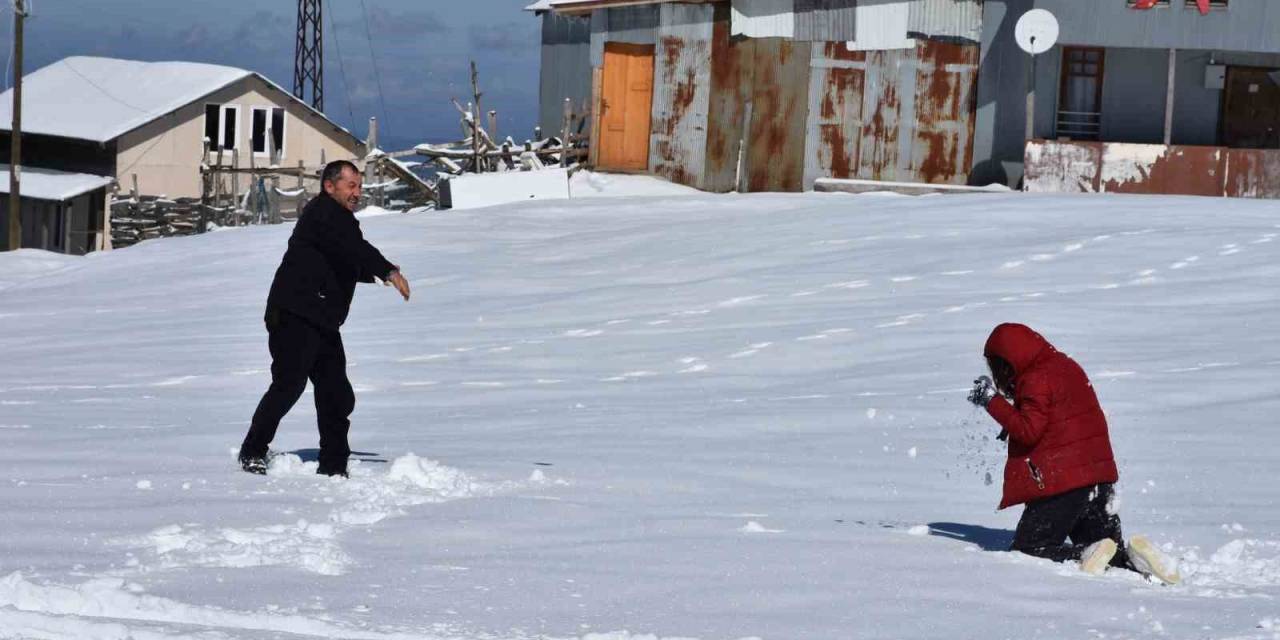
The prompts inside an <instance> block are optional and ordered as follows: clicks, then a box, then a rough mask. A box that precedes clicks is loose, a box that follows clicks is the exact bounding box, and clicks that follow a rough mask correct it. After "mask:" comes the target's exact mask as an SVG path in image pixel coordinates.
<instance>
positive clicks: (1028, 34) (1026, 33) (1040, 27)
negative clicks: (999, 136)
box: [1013, 9, 1058, 141]
mask: <svg viewBox="0 0 1280 640" xmlns="http://www.w3.org/2000/svg"><path fill="white" fill-rule="evenodd" d="M1013 37H1014V39H1015V40H1017V41H1018V46H1019V47H1021V48H1022V50H1023V51H1026V52H1027V54H1029V55H1030V56H1031V65H1030V67H1031V68H1030V72H1031V75H1030V77H1028V79H1027V129H1026V140H1028V141H1029V140H1032V139H1033V138H1035V114H1036V56H1038V55H1040V54H1042V53H1044V52H1046V51H1048V50H1050V49H1052V48H1053V45H1055V44H1057V43H1058V19H1057V18H1055V17H1054V16H1053V14H1052V13H1050V12H1048V11H1046V10H1045V9H1032V10H1030V11H1028V12H1026V13H1024V14H1022V17H1021V18H1018V24H1017V25H1015V26H1014V29H1013Z"/></svg>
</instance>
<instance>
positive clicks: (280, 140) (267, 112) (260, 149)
mask: <svg viewBox="0 0 1280 640" xmlns="http://www.w3.org/2000/svg"><path fill="white" fill-rule="evenodd" d="M251 139H252V141H253V152H254V153H256V154H259V155H269V154H271V153H274V154H276V155H280V156H283V155H284V109H282V108H280V107H254V108H253V129H252V135H251ZM268 141H269V143H270V145H271V146H270V147H268V146H267V144H268Z"/></svg>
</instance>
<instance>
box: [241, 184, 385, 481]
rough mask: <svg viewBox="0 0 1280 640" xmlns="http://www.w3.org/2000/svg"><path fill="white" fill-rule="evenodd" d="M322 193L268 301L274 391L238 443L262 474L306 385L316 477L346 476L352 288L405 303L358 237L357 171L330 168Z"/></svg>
mask: <svg viewBox="0 0 1280 640" xmlns="http://www.w3.org/2000/svg"><path fill="white" fill-rule="evenodd" d="M321 184H322V186H323V189H324V191H323V193H321V194H320V195H318V196H316V197H315V198H313V199H312V200H311V202H308V203H307V206H306V207H305V208H304V209H303V210H302V215H301V216H300V217H299V218H298V222H297V226H295V227H294V229H293V235H292V236H290V238H289V248H288V249H287V250H286V251H285V253H284V259H283V260H281V262H280V268H279V269H277V270H276V275H275V279H274V280H273V281H272V282H271V292H270V293H269V294H268V295H267V312H266V318H265V319H266V324H267V334H268V339H267V344H268V347H269V348H270V350H271V386H270V387H269V388H268V389H267V392H266V394H264V395H263V396H262V400H261V401H260V402H259V403H258V409H257V411H255V412H254V414H253V422H252V423H251V424H250V426H249V433H248V435H246V436H245V438H244V443H243V444H241V445H240V465H241V467H242V468H243V469H244V470H245V471H248V472H250V473H260V474H265V473H266V471H267V447H268V446H269V445H270V444H271V440H272V439H273V438H275V435H276V428H277V427H278V426H279V424H280V420H281V419H282V418H284V415H285V414H286V413H288V412H289V409H291V408H293V405H294V403H296V402H297V401H298V398H299V397H300V396H301V395H302V392H303V390H305V389H306V387H307V380H308V379H310V380H311V384H312V386H313V388H314V389H313V390H314V392H315V402H316V417H317V421H318V422H319V427H320V468H319V470H318V471H319V473H322V474H324V475H329V476H334V475H341V476H345V475H346V474H347V456H348V455H350V453H351V449H350V448H349V447H348V445H347V430H348V428H349V427H350V426H351V422H350V420H348V417H349V416H350V415H351V411H352V410H353V409H354V408H355V393H354V392H353V391H352V389H351V382H350V381H348V380H347V358H346V354H345V352H344V351H343V349H342V335H341V334H340V333H339V332H338V328H339V327H341V326H342V323H343V322H344V321H346V319H347V313H348V312H349V311H350V310H351V298H352V296H353V295H354V293H355V288H356V282H373V281H374V278H378V279H380V280H382V281H383V283H384V284H388V285H394V286H395V288H396V290H397V291H399V292H400V295H402V296H404V299H405V300H406V301H408V300H409V282H408V281H407V280H405V278H404V276H402V275H401V274H400V270H399V268H398V267H396V266H395V265H393V264H391V263H390V262H388V261H387V259H386V258H384V257H382V254H381V253H379V252H378V250H377V249H375V248H374V247H373V245H371V244H369V243H368V242H366V241H365V239H364V236H363V234H361V233H360V222H359V221H358V220H356V217H355V215H354V212H355V209H356V207H357V206H358V204H359V201H360V190H361V186H362V182H361V178H360V172H359V171H358V170H357V169H356V166H355V165H354V164H352V163H350V162H347V161H345V160H339V161H337V162H331V163H329V164H328V165H327V166H325V168H324V173H323V175H322V176H321Z"/></svg>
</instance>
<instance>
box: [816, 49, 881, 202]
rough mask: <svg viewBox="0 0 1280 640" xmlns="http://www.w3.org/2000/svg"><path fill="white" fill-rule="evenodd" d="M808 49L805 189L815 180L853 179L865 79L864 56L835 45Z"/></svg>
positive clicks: (859, 138) (861, 119) (865, 64)
mask: <svg viewBox="0 0 1280 640" xmlns="http://www.w3.org/2000/svg"><path fill="white" fill-rule="evenodd" d="M813 47H814V48H813V57H812V60H811V62H810V68H811V76H810V78H809V124H808V128H807V131H806V135H805V138H806V142H805V163H804V185H805V188H806V189H807V188H811V187H812V185H813V183H814V180H816V179H818V178H825V177H829V178H854V177H857V176H858V158H859V147H860V146H861V142H862V127H863V96H864V91H865V82H866V76H867V73H866V71H867V54H866V52H865V51H850V50H849V48H848V47H846V46H845V45H844V44H843V43H840V42H826V43H822V44H821V45H819V44H814V46H813Z"/></svg>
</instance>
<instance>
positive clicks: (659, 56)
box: [649, 4, 714, 189]
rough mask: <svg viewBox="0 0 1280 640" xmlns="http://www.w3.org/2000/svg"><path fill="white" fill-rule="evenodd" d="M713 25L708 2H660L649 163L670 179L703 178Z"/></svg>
mask: <svg viewBox="0 0 1280 640" xmlns="http://www.w3.org/2000/svg"><path fill="white" fill-rule="evenodd" d="M713 28H714V8H713V7H712V5H710V4H663V5H661V10H660V12H659V19H658V27H657V51H656V54H655V57H656V59H655V60H654V82H653V124H652V128H651V136H650V144H649V167H650V170H651V171H652V172H653V173H655V174H657V175H660V176H662V177H664V178H667V179H668V180H671V181H672V182H677V183H679V184H684V185H689V186H691V187H696V188H699V189H701V188H703V187H704V184H705V179H706V173H705V166H706V149H707V109H708V107H709V101H710V96H711V49H712V44H711V41H712V33H713Z"/></svg>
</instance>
